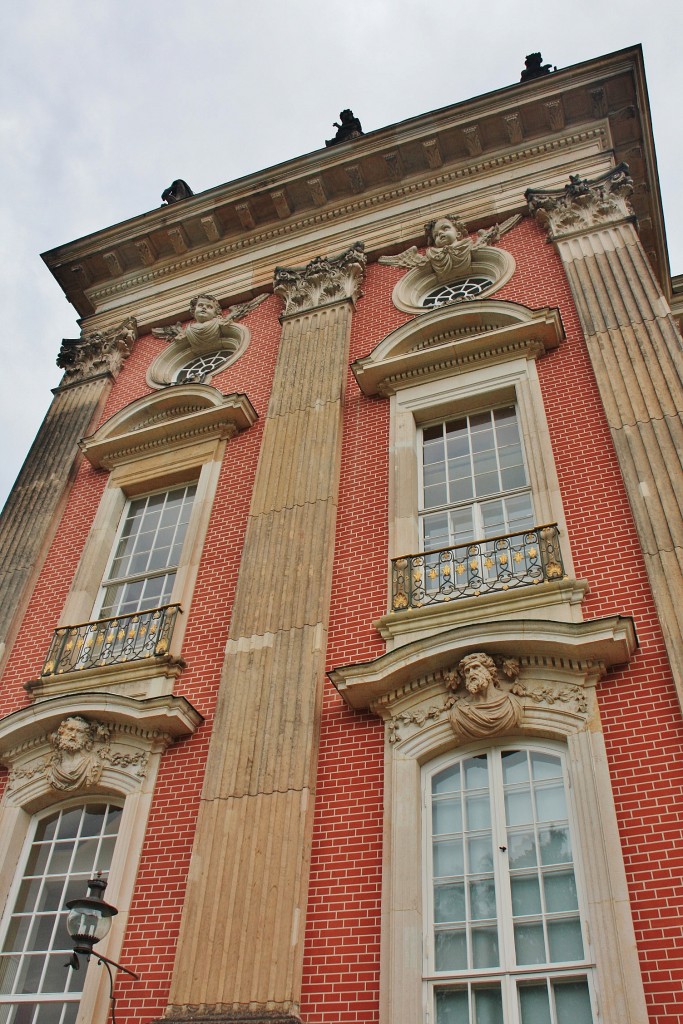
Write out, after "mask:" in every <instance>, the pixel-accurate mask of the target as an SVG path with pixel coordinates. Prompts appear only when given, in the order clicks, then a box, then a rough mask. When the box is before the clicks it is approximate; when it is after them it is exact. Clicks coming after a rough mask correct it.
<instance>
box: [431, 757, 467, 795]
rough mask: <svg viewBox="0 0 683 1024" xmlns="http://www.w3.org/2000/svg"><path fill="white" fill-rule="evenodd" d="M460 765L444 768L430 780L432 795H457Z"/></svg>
mask: <svg viewBox="0 0 683 1024" xmlns="http://www.w3.org/2000/svg"><path fill="white" fill-rule="evenodd" d="M459 792H460V765H459V764H454V765H451V767H450V768H445V769H444V770H443V771H442V772H439V774H438V775H435V776H434V777H433V778H432V793H459Z"/></svg>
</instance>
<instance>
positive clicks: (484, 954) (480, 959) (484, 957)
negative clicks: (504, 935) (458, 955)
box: [472, 928, 499, 968]
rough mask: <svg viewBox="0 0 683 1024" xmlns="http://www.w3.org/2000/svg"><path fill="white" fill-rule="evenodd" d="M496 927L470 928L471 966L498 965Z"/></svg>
mask: <svg viewBox="0 0 683 1024" xmlns="http://www.w3.org/2000/svg"><path fill="white" fill-rule="evenodd" d="M498 964H499V957H498V929H497V928H473V929H472V967H473V968H478V967H498Z"/></svg>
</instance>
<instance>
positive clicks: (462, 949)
mask: <svg viewBox="0 0 683 1024" xmlns="http://www.w3.org/2000/svg"><path fill="white" fill-rule="evenodd" d="M434 965H435V967H436V970H437V971H464V970H466V968H467V939H466V936H465V932H464V931H462V930H461V931H457V932H441V931H439V932H437V933H436V934H435V936H434Z"/></svg>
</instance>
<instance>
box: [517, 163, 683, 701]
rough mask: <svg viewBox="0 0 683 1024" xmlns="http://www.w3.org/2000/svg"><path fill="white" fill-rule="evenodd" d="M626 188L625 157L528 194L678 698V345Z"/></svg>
mask: <svg viewBox="0 0 683 1024" xmlns="http://www.w3.org/2000/svg"><path fill="white" fill-rule="evenodd" d="M632 191H633V187H632V183H631V180H630V178H629V177H628V167H627V166H626V165H625V164H621V165H620V166H619V167H617V168H616V169H615V170H614V171H613V172H611V173H610V174H607V175H604V176H603V177H602V178H598V179H596V180H595V181H592V182H589V181H581V180H580V179H579V178H578V176H577V177H575V178H574V177H572V178H571V180H570V184H569V185H567V186H566V187H565V188H564V189H562V190H560V191H551V192H550V191H549V192H542V191H538V190H535V189H530V190H529V191H528V192H527V199H528V201H529V207H530V209H531V211H532V213H535V215H536V217H537V219H538V220H539V221H540V222H541V223H542V224H543V225H544V226H545V227H547V228H548V234H549V238H550V239H552V241H553V242H554V243H555V245H556V246H557V250H558V252H559V254H560V256H561V257H562V260H563V262H564V266H565V270H566V272H567V276H568V278H569V284H570V286H571V290H572V294H573V296H574V301H575V303H576V308H577V310H578V313H579V317H580V318H581V325H582V327H583V331H584V334H585V337H586V343H587V346H588V351H589V353H590V358H591V361H592V364H593V370H594V372H595V377H596V380H597V383H598V388H599V389H600V396H601V398H602V402H603V405H604V407H605V411H606V413H607V419H608V421H609V425H610V429H611V431H612V437H613V439H614V446H615V448H616V452H617V457H618V459H619V464H620V467H621V472H622V475H623V478H624V482H625V485H626V490H627V492H628V497H629V501H630V503H631V509H632V510H633V515H634V518H635V523H636V528H637V530H638V535H639V539H640V543H641V546H642V549H643V554H644V557H645V564H646V566H647V572H648V576H649V579H650V584H651V586H652V590H653V594H654V600H655V604H656V607H657V612H658V614H659V618H660V621H661V624H662V627H663V630H664V637H665V641H666V645H667V651H668V654H669V659H670V661H671V665H672V668H673V672H674V678H675V680H676V685H677V688H678V695H679V700H681V703H682V704H683V516H682V515H681V513H682V512H683V473H682V468H683V467H682V464H681V460H682V458H683V424H682V414H683V348H682V346H681V337H680V335H679V333H678V331H677V329H676V326H675V323H674V321H673V318H672V316H671V311H670V310H669V307H668V305H667V302H666V299H665V298H664V296H663V294H662V291H661V288H660V286H659V284H658V282H657V280H656V278H655V277H654V275H653V273H652V270H651V268H650V264H649V263H648V260H647V257H646V255H645V253H644V251H643V247H642V246H641V244H640V241H639V238H638V235H637V233H636V227H635V217H634V216H633V214H632V211H631V209H630V207H629V204H628V197H629V196H630V195H631V192H632Z"/></svg>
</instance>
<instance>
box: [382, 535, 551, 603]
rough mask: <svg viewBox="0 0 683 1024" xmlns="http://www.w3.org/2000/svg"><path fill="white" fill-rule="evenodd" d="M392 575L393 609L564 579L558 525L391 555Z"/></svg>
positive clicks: (442, 601)
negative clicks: (456, 544) (468, 542)
mask: <svg viewBox="0 0 683 1024" xmlns="http://www.w3.org/2000/svg"><path fill="white" fill-rule="evenodd" d="M391 576H392V603H391V606H392V610H393V611H402V610H403V609H405V608H423V607H424V606H425V605H434V604H442V603H444V602H446V601H457V600H458V599H459V598H463V597H479V596H480V595H482V594H494V593H499V592H500V591H505V590H514V589H517V588H518V587H526V586H530V585H532V584H534V583H544V582H547V581H550V580H560V579H562V578H563V577H564V566H563V564H562V554H561V552H560V543H559V531H558V528H557V524H556V523H552V524H551V525H549V526H536V527H534V529H533V530H526V531H525V532H524V533H509V534H506V535H505V536H502V537H491V538H487V539H486V540H479V541H476V542H474V543H473V544H462V545H460V546H458V547H452V548H440V549H439V550H438V551H424V552H422V553H421V554H419V555H403V556H401V558H394V559H392V563H391Z"/></svg>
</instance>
